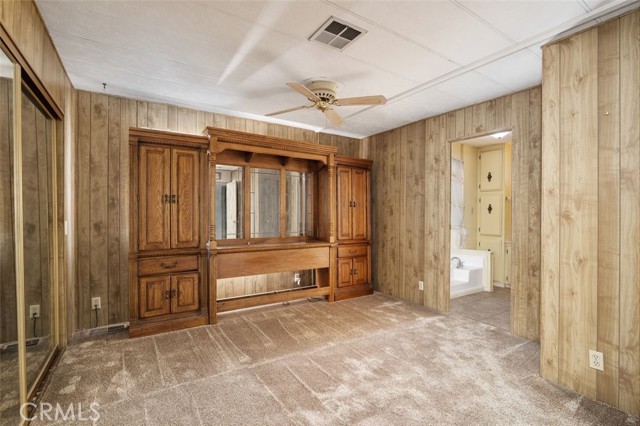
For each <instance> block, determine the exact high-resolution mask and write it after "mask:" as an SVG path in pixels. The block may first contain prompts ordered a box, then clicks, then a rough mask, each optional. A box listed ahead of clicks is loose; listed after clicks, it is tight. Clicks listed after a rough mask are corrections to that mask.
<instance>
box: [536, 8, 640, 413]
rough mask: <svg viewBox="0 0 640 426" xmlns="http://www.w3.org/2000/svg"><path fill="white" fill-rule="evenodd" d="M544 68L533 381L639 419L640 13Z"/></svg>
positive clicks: (553, 56) (561, 48) (553, 51)
mask: <svg viewBox="0 0 640 426" xmlns="http://www.w3.org/2000/svg"><path fill="white" fill-rule="evenodd" d="M543 62H544V68H543V92H542V93H543V94H542V99H543V120H544V132H543V142H542V143H543V176H544V177H543V181H542V185H543V211H544V215H543V219H542V235H543V256H542V302H543V303H542V332H541V340H542V353H541V360H540V361H541V368H540V370H541V373H542V375H543V377H545V378H547V379H549V380H552V381H554V382H556V383H559V384H560V385H562V386H566V387H569V388H572V389H575V390H577V391H578V392H580V393H583V394H586V395H588V396H590V397H592V398H597V399H599V400H602V401H604V402H606V403H608V404H611V405H613V406H616V407H619V408H621V409H623V410H625V411H628V412H631V413H635V414H639V413H640V105H639V103H640V11H638V10H636V11H635V12H633V13H631V14H627V15H625V16H623V17H620V18H618V19H614V20H612V21H609V22H607V23H605V24H603V25H601V26H599V27H597V28H595V29H591V30H589V31H586V32H583V33H580V34H578V35H575V36H573V37H571V38H568V39H565V40H562V41H559V42H557V43H555V44H552V45H549V46H546V47H545V48H544V50H543ZM589 349H593V350H597V351H600V352H602V353H603V354H604V371H602V372H600V371H596V370H594V369H591V368H589V352H588V351H589Z"/></svg>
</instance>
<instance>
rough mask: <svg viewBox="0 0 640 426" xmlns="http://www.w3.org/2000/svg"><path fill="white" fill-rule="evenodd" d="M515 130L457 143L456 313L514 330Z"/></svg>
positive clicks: (453, 191) (453, 165) (453, 197)
mask: <svg viewBox="0 0 640 426" xmlns="http://www.w3.org/2000/svg"><path fill="white" fill-rule="evenodd" d="M511 164H512V133H511V132H510V131H508V132H499V133H494V134H490V135H486V136H481V137H476V138H472V139H465V140H461V141H456V142H452V144H451V253H450V259H451V265H450V268H451V269H450V272H451V275H450V280H451V282H450V297H451V304H450V312H451V313H452V314H455V315H461V316H464V317H467V318H470V319H473V320H476V321H480V322H483V323H486V324H490V325H493V326H495V327H498V328H502V329H505V330H509V321H510V307H511V291H510V287H511V280H510V275H511V274H510V272H511V246H512V244H511V235H512V232H511V223H512V185H511V175H512V173H511V170H512V167H511Z"/></svg>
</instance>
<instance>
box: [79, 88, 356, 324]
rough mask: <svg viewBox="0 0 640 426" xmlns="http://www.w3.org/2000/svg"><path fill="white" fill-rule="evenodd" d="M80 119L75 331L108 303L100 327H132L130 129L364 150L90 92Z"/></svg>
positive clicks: (329, 138) (82, 98)
mask: <svg viewBox="0 0 640 426" xmlns="http://www.w3.org/2000/svg"><path fill="white" fill-rule="evenodd" d="M77 118H78V121H77V128H76V132H77V182H76V187H77V198H76V200H77V206H78V215H77V227H78V228H77V229H78V238H77V245H78V253H80V255H79V256H78V259H77V261H78V266H77V270H78V273H77V278H78V280H77V282H78V285H77V301H76V307H77V324H76V328H90V327H95V326H96V320H95V314H94V313H93V312H92V311H91V297H98V296H99V297H101V298H102V309H101V310H100V311H99V325H106V324H113V323H119V322H123V321H127V320H128V304H129V301H128V288H129V282H128V256H129V228H128V223H129V127H132V126H133V127H149V128H153V129H159V130H172V131H178V132H185V133H194V134H200V133H201V132H202V130H204V128H205V127H206V126H215V127H220V128H226V129H234V130H241V131H247V132H251V133H256V134H264V135H269V136H277V137H283V138H289V139H296V140H300V141H305V142H312V143H322V144H325V145H332V146H337V147H338V150H339V153H340V154H343V155H351V156H357V155H358V153H359V149H360V141H359V140H358V139H350V138H344V137H339V136H333V135H327V134H322V133H316V132H314V131H311V130H304V129H298V128H293V127H286V126H280V125H276V124H270V123H265V122H260V121H254V120H247V119H242V118H236V117H229V116H224V115H220V114H214V113H210V112H203V111H196V110H193V109H187V108H180V107H176V106H173V105H166V104H159V103H153V102H142V101H136V100H131V99H124V98H120V97H115V96H108V95H105V94H99V93H90V92H83V91H80V92H78V96H77Z"/></svg>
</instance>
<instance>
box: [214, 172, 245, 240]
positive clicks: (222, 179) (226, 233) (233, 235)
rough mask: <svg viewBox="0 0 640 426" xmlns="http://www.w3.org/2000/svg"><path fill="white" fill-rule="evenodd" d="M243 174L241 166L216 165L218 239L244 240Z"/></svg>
mask: <svg viewBox="0 0 640 426" xmlns="http://www.w3.org/2000/svg"><path fill="white" fill-rule="evenodd" d="M243 172H244V169H243V167H241V166H227V165H224V164H218V165H216V239H218V240H225V239H238V238H242V222H243V220H242V217H243V215H242V211H243V200H244V196H243V194H244V191H243V184H242V182H243V179H242V176H243Z"/></svg>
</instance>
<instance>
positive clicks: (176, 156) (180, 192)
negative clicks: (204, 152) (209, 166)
mask: <svg viewBox="0 0 640 426" xmlns="http://www.w3.org/2000/svg"><path fill="white" fill-rule="evenodd" d="M199 176H200V163H199V153H198V151H195V150H191V149H173V152H172V157H171V248H194V247H198V245H199V242H200V238H199V237H200V235H199V230H200V226H199V225H200V185H199V182H200V179H199Z"/></svg>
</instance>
